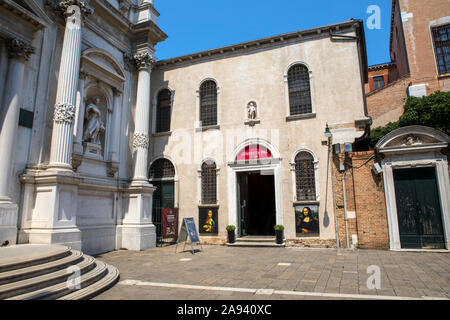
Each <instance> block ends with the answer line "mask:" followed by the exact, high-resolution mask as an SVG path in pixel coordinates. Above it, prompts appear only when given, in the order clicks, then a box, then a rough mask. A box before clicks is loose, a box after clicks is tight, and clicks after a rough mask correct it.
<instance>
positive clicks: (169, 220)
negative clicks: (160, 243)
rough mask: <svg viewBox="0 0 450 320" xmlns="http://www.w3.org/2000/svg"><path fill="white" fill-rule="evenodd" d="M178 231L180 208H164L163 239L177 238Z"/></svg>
mask: <svg viewBox="0 0 450 320" xmlns="http://www.w3.org/2000/svg"><path fill="white" fill-rule="evenodd" d="M177 231H178V209H176V208H163V209H162V237H163V239H176V238H177V233H178V232H177Z"/></svg>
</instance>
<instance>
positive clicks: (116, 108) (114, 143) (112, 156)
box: [108, 89, 122, 176]
mask: <svg viewBox="0 0 450 320" xmlns="http://www.w3.org/2000/svg"><path fill="white" fill-rule="evenodd" d="M113 93H114V101H113V108H112V126H111V129H110V132H109V141H110V143H109V144H110V149H109V157H108V174H109V175H110V176H114V175H115V174H116V172H117V171H118V170H119V152H120V136H121V134H120V133H121V121H120V120H121V114H122V106H121V103H120V101H121V98H122V92H120V91H119V90H117V89H113Z"/></svg>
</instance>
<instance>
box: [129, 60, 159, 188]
mask: <svg viewBox="0 0 450 320" xmlns="http://www.w3.org/2000/svg"><path fill="white" fill-rule="evenodd" d="M134 61H135V64H136V67H137V70H138V84H137V99H136V114H135V130H134V136H133V160H134V163H133V164H134V167H133V183H134V184H136V183H144V184H147V183H148V148H149V142H150V141H149V129H150V123H149V121H150V75H151V69H152V66H153V63H154V60H153V58H152V56H151V54H150V53H149V52H143V53H137V54H135V55H134Z"/></svg>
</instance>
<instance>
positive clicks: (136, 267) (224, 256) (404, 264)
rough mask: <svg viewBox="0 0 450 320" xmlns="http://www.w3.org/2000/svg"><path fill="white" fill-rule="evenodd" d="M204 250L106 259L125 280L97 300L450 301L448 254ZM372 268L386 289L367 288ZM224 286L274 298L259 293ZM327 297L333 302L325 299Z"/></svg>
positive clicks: (154, 251)
mask: <svg viewBox="0 0 450 320" xmlns="http://www.w3.org/2000/svg"><path fill="white" fill-rule="evenodd" d="M203 249H204V251H202V252H198V253H196V254H195V255H192V254H191V253H190V252H187V251H186V252H180V251H181V250H182V247H181V248H180V247H179V248H178V251H179V253H177V254H175V247H174V246H170V247H164V248H154V249H149V250H146V251H142V252H132V251H115V252H110V253H107V254H103V255H99V256H98V257H97V258H99V259H100V260H102V261H104V262H106V263H109V264H112V265H114V266H115V267H117V268H118V269H119V271H120V281H119V283H118V284H116V285H115V286H114V287H113V288H111V289H110V290H108V291H106V292H104V293H102V294H101V295H99V296H97V297H96V298H95V299H100V300H103V299H120V300H127V299H132V300H136V299H137V300H147V299H149V300H168V299H170V300H192V299H194V300H215V299H220V300H227V299H231V300H251V299H256V300H264V299H269V300H274V299H296V300H301V299H324V298H327V299H358V296H355V297H353V296H350V295H351V294H357V295H378V296H399V297H409V298H422V297H440V298H450V255H449V254H448V253H431V252H393V251H377V250H355V251H344V250H342V251H338V250H336V249H307V248H305V249H303V248H236V247H233V248H231V247H225V246H203ZM280 263H282V264H283V265H279V264H280ZM371 265H376V266H379V267H380V270H381V289H379V290H377V289H375V290H369V289H368V288H367V279H368V278H369V277H370V274H368V273H367V268H368V267H369V266H371ZM125 280H137V281H142V282H143V283H141V284H139V285H126V284H124V283H126V282H129V281H125ZM143 284H144V285H143ZM145 284H146V285H145ZM171 285H194V286H200V287H196V288H195V289H192V288H183V287H181V288H180V287H177V286H175V287H171ZM211 287H221V288H220V289H219V288H211ZM222 287H227V288H230V287H231V288H250V289H255V290H256V289H269V291H267V292H265V291H262V292H263V293H267V294H255V292H238V291H237V290H227V289H222ZM214 289H218V290H214ZM255 290H253V291H255ZM273 290H276V291H273ZM278 290H280V291H287V292H288V293H287V294H286V292H278ZM302 292H303V293H305V292H306V293H311V294H303V295H302V294H301V293H302ZM259 293H261V291H260V292H259ZM271 293H272V294H271ZM320 293H325V294H330V295H329V296H326V297H323V296H320ZM349 294H350V295H349Z"/></svg>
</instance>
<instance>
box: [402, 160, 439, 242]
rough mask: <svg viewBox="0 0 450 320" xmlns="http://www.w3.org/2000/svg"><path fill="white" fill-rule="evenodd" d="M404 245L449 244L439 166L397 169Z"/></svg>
mask: <svg viewBox="0 0 450 320" xmlns="http://www.w3.org/2000/svg"><path fill="white" fill-rule="evenodd" d="M394 182H395V196H396V200H397V214H398V224H399V231H400V242H401V245H402V248H434V249H441V248H445V241H444V240H445V239H444V232H443V228H442V213H441V206H440V201H439V192H438V187H437V180H436V171H435V168H416V169H401V170H394Z"/></svg>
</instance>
